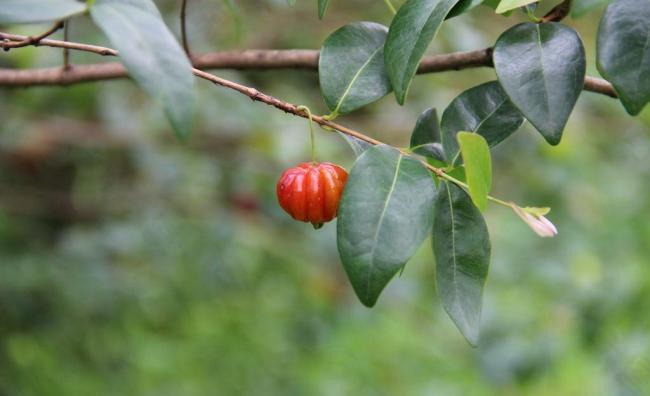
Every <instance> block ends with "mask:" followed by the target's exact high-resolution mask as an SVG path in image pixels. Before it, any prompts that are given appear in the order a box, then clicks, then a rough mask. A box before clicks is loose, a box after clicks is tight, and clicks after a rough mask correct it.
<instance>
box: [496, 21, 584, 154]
mask: <svg viewBox="0 0 650 396" xmlns="http://www.w3.org/2000/svg"><path fill="white" fill-rule="evenodd" d="M493 58H494V68H495V69H496V73H497V77H498V78H499V82H500V83H501V86H502V87H503V89H504V90H505V91H506V93H507V94H508V96H509V97H510V100H511V101H512V103H513V104H514V105H515V106H517V107H518V108H519V110H520V111H521V112H522V113H523V115H524V117H526V118H527V119H528V121H530V123H531V124H533V126H535V128H537V130H538V131H539V132H540V133H541V134H542V135H543V136H544V138H545V139H546V141H547V142H549V143H550V144H553V145H555V144H558V143H559V142H560V139H561V138H562V131H563V130H564V126H565V125H566V122H567V120H568V119H569V115H570V114H571V111H572V110H573V106H575V103H576V101H577V100H578V96H579V95H580V92H582V87H583V85H584V82H585V69H586V63H585V50H584V48H583V46H582V42H581V41H580V37H578V34H577V33H576V32H575V31H574V30H573V29H571V28H569V27H568V26H564V25H561V24H559V23H554V22H552V23H539V24H537V23H522V24H519V25H517V26H515V27H513V28H511V29H509V30H507V31H506V32H505V33H503V34H502V35H501V37H499V39H498V40H497V43H496V45H495V47H494V55H493Z"/></svg>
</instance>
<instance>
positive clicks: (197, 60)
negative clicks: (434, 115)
mask: <svg viewBox="0 0 650 396" xmlns="http://www.w3.org/2000/svg"><path fill="white" fill-rule="evenodd" d="M0 37H4V38H6V39H9V40H14V41H20V40H23V39H24V38H25V36H21V35H17V34H9V33H0ZM40 45H42V46H49V47H56V48H69V49H74V50H79V51H86V52H93V53H95V54H99V55H103V56H117V54H118V53H117V51H116V50H114V49H111V48H107V47H100V46H96V45H89V44H79V43H74V42H66V41H60V40H51V39H43V40H41V42H40ZM318 56H319V53H318V51H316V50H302V49H294V50H243V51H224V52H211V53H207V54H201V55H196V56H194V58H193V59H192V60H193V64H194V66H195V67H197V68H199V69H235V70H249V69H256V70H271V69H304V70H318ZM492 66H493V65H492V48H485V49H481V50H475V51H465V52H453V53H450V54H440V55H432V56H427V57H424V58H423V59H422V61H421V62H420V66H419V67H418V74H425V73H437V72H443V71H452V70H462V69H468V68H476V67H492ZM127 76H128V73H127V71H126V69H125V68H124V66H122V64H120V63H117V62H115V63H100V64H92V65H76V66H75V67H74V70H71V71H69V72H67V73H66V74H65V75H61V72H60V70H59V68H42V69H27V70H13V69H2V68H0V86H18V87H28V86H37V85H69V84H77V83H82V82H87V81H100V80H110V79H115V78H124V77H127ZM584 88H585V90H587V91H591V92H595V93H599V94H602V95H606V96H609V97H612V98H616V97H617V95H616V91H614V88H613V87H612V85H611V84H610V83H608V82H607V81H605V80H603V79H601V78H596V77H591V76H587V77H586V78H585V87H584Z"/></svg>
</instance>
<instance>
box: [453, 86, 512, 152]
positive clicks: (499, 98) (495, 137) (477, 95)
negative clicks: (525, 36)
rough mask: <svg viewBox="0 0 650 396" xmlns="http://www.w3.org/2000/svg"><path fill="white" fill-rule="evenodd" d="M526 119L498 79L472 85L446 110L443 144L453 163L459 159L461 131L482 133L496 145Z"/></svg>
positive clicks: (489, 143) (488, 141)
mask: <svg viewBox="0 0 650 396" xmlns="http://www.w3.org/2000/svg"><path fill="white" fill-rule="evenodd" d="M523 122H524V117H523V116H522V115H521V112H520V111H519V110H518V109H517V108H516V107H515V106H514V105H513V104H512V102H510V100H509V99H508V96H507V95H506V93H505V92H504V91H503V89H502V88H501V85H500V84H499V83H498V82H497V81H492V82H488V83H485V84H481V85H478V86H476V87H473V88H470V89H468V90H467V91H464V92H463V93H461V94H460V95H458V96H457V97H456V98H455V99H454V100H453V101H452V102H451V103H450V104H449V106H447V108H446V109H445V111H444V113H443V114H442V121H441V128H442V146H443V148H444V152H445V156H446V158H447V159H448V161H449V163H450V164H455V163H458V162H459V159H460V156H459V152H460V151H459V150H460V148H459V146H458V141H457V140H456V134H457V133H458V132H459V131H468V132H474V133H478V134H479V135H481V136H483V138H485V140H486V141H487V144H488V146H490V147H494V146H496V145H497V144H498V143H500V142H501V141H503V140H504V139H505V138H507V137H508V136H510V135H511V134H513V133H514V132H515V131H516V130H517V129H519V127H520V126H521V124H523Z"/></svg>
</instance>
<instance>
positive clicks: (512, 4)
mask: <svg viewBox="0 0 650 396" xmlns="http://www.w3.org/2000/svg"><path fill="white" fill-rule="evenodd" d="M537 1H538V0H501V1H500V2H499V5H498V6H497V8H496V10H495V12H496V13H497V14H503V13H504V12H508V11H512V10H514V9H517V8H519V7H523V6H525V5H528V4H531V3H536V2H537Z"/></svg>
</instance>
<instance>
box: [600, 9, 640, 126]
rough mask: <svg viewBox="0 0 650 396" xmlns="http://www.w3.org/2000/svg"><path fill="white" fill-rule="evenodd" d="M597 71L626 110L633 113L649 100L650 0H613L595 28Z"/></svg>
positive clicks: (636, 112)
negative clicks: (614, 90)
mask: <svg viewBox="0 0 650 396" xmlns="http://www.w3.org/2000/svg"><path fill="white" fill-rule="evenodd" d="M597 58H598V70H599V71H600V73H601V74H602V75H603V76H604V77H605V78H606V79H607V80H608V81H609V82H611V83H612V85H613V86H614V88H615V89H616V92H617V93H618V95H619V97H620V99H621V102H622V103H623V106H624V107H625V110H626V111H627V112H628V113H630V114H632V115H636V114H639V112H641V110H642V109H643V107H644V106H645V105H646V104H647V103H648V102H650V1H648V0H614V1H613V2H612V3H611V4H610V5H609V6H608V7H607V9H606V10H605V13H604V14H603V17H602V19H601V21H600V27H599V29H598V56H597Z"/></svg>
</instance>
